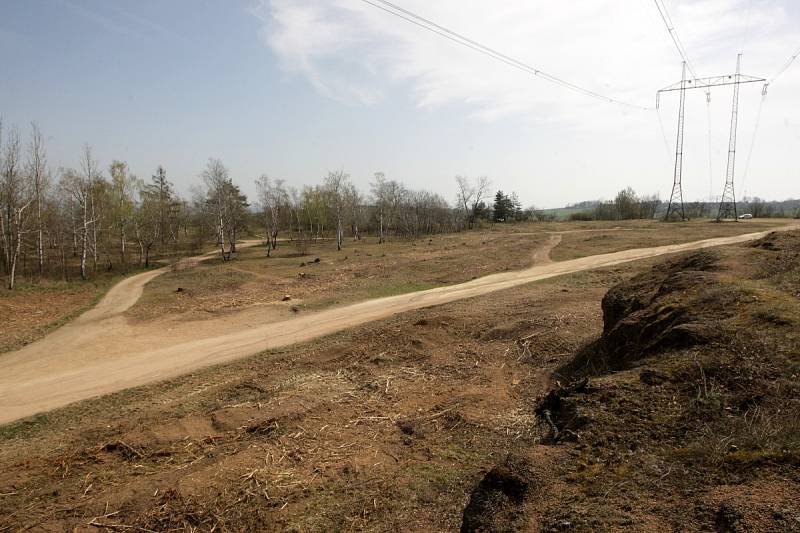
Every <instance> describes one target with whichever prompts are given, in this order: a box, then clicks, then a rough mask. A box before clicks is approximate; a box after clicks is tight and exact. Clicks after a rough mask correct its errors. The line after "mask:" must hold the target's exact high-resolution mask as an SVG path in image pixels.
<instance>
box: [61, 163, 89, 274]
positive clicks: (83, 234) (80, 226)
mask: <svg viewBox="0 0 800 533" xmlns="http://www.w3.org/2000/svg"><path fill="white" fill-rule="evenodd" d="M59 187H60V188H61V190H62V191H63V193H64V194H65V195H66V196H67V197H68V198H69V206H68V209H69V211H70V218H71V219H72V227H73V231H72V235H73V242H74V243H77V244H78V245H80V272H81V279H84V280H85V279H87V278H88V275H87V272H86V258H87V254H88V250H89V239H90V235H89V228H90V227H91V226H92V225H93V224H94V220H93V219H92V218H91V212H90V206H89V204H90V202H91V200H90V196H91V190H90V186H89V184H88V182H87V180H86V178H85V176H84V175H82V174H80V173H78V172H76V171H75V170H73V169H66V170H63V171H62V172H61V179H60V181H59Z"/></svg>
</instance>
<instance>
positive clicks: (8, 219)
mask: <svg viewBox="0 0 800 533" xmlns="http://www.w3.org/2000/svg"><path fill="white" fill-rule="evenodd" d="M0 135H2V130H0ZM1 157H2V161H0V179H1V180H2V181H1V182H0V205H2V216H0V231H2V233H3V252H4V259H5V266H6V272H7V282H6V286H7V287H8V289H9V290H11V289H13V288H14V284H15V282H16V274H17V264H18V262H19V257H20V254H21V252H22V241H23V235H24V234H25V231H26V228H25V222H26V219H27V213H28V208H29V207H30V205H31V203H33V198H32V195H31V194H30V190H29V189H30V187H29V183H28V180H27V179H26V176H25V173H24V172H23V169H22V165H21V161H20V139H19V130H18V129H17V128H14V127H12V128H10V129H9V131H8V135H7V137H6V141H5V145H4V146H2V156H1Z"/></svg>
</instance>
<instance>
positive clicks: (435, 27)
mask: <svg viewBox="0 0 800 533" xmlns="http://www.w3.org/2000/svg"><path fill="white" fill-rule="evenodd" d="M361 1H362V2H364V3H366V4H369V5H371V6H373V7H376V8H378V9H380V10H382V11H385V12H386V13H389V14H391V15H394V16H395V17H399V18H401V19H403V20H405V21H407V22H410V23H412V24H414V25H416V26H419V27H420V28H423V29H425V30H428V31H430V32H432V33H435V34H437V35H439V36H441V37H444V38H445V39H449V40H450V41H453V42H455V43H457V44H460V45H462V46H465V47H467V48H470V49H472V50H474V51H476V52H479V53H481V54H483V55H485V56H488V57H490V58H492V59H494V60H496V61H500V62H501V63H505V64H506V65H509V66H511V67H514V68H516V69H518V70H521V71H523V72H526V73H528V74H533V75H534V76H536V77H539V78H542V79H543V80H545V81H548V82H550V83H552V84H554V85H558V86H560V87H562V88H565V89H568V90H570V91H573V92H576V93H578V94H582V95H584V96H589V97H591V98H596V99H598V100H603V101H605V102H608V103H612V104H617V105H621V106H624V107H630V108H633V109H640V110H643V111H651V110H652V108H650V107H645V106H641V105H637V104H631V103H629V102H625V101H623V100H618V99H616V98H612V97H610V96H606V95H604V94H600V93H598V92H596V91H593V90H591V89H587V88H585V87H581V86H580V85H576V84H574V83H572V82H569V81H567V80H564V79H562V78H559V77H557V76H554V75H552V74H549V73H547V72H545V71H543V70H540V69H538V68H536V67H533V66H531V65H529V64H527V63H524V62H522V61H519V60H517V59H514V58H513V57H511V56H508V55H506V54H503V53H501V52H498V51H497V50H494V49H493V48H489V47H488V46H485V45H483V44H481V43H479V42H477V41H474V40H472V39H470V38H468V37H465V36H464V35H462V34H460V33H457V32H455V31H452V30H449V29H447V28H445V27H444V26H441V25H439V24H436V23H435V22H433V21H431V20H428V19H426V18H424V17H422V16H420V15H417V14H416V13H413V12H412V11H409V10H407V9H404V8H402V7H400V6H397V5H395V4H393V3H391V2H387V1H385V0H374V1H373V0H361ZM376 2H377V3H376ZM381 4H382V5H381Z"/></svg>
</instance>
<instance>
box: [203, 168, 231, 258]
mask: <svg viewBox="0 0 800 533" xmlns="http://www.w3.org/2000/svg"><path fill="white" fill-rule="evenodd" d="M201 177H202V179H203V183H204V184H205V186H206V205H207V206H208V208H209V212H210V213H211V214H212V216H213V217H214V220H215V223H216V234H217V240H218V244H219V247H220V248H219V250H220V254H221V255H222V260H223V261H227V260H228V258H229V253H226V252H225V233H226V232H225V221H226V220H227V218H228V216H227V215H228V214H227V212H226V209H227V207H228V202H227V201H226V198H225V195H226V185H227V183H228V182H229V181H230V177H229V176H228V169H227V168H225V165H223V164H222V161H220V160H219V159H214V158H210V159H209V160H208V164H207V165H206V169H205V170H204V171H203V173H202V174H201Z"/></svg>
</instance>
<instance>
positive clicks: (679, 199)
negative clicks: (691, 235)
mask: <svg viewBox="0 0 800 533" xmlns="http://www.w3.org/2000/svg"><path fill="white" fill-rule="evenodd" d="M687 81H688V80H687V79H686V61H684V62H683V72H682V73H681V87H680V91H681V96H680V105H679V106H678V140H677V141H676V143H675V169H674V171H673V176H672V194H670V196H669V205H668V206H667V214H666V215H665V216H664V219H665V220H669V219H670V216H672V215H673V214H676V215H677V214H678V212H680V217H681V220H686V211H685V210H684V209H683V189H682V188H681V177H682V175H683V123H684V117H685V111H686V109H685V105H686V82H687Z"/></svg>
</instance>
